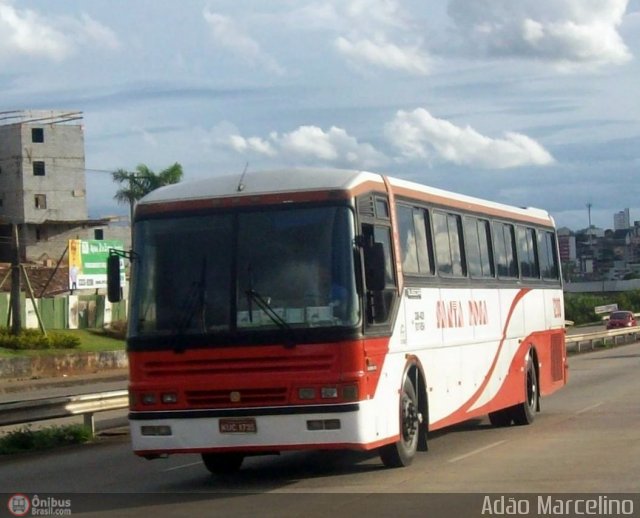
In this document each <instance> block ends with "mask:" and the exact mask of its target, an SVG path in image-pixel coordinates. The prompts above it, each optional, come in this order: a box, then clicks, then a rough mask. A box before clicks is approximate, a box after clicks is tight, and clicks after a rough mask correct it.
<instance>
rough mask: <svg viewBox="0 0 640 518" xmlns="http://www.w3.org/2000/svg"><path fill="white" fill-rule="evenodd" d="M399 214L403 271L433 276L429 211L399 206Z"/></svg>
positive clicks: (410, 273)
mask: <svg viewBox="0 0 640 518" xmlns="http://www.w3.org/2000/svg"><path fill="white" fill-rule="evenodd" d="M397 214H398V234H399V238H400V249H401V252H402V271H403V272H404V273H406V274H409V275H412V274H413V275H415V274H422V275H424V274H433V269H432V263H433V261H432V260H431V257H430V255H431V254H430V250H429V246H428V240H427V225H428V220H427V211H426V210H424V209H418V208H413V207H407V206H406V205H398V207H397Z"/></svg>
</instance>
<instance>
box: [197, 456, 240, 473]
mask: <svg viewBox="0 0 640 518" xmlns="http://www.w3.org/2000/svg"><path fill="white" fill-rule="evenodd" d="M243 460H244V454H242V453H237V452H229V453H203V454H202V462H203V463H204V466H205V468H207V469H208V470H209V472H210V473H212V474H213V475H227V474H229V473H235V472H236V471H238V470H239V469H240V466H241V465H242V461H243Z"/></svg>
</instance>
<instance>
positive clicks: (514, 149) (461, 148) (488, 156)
mask: <svg viewBox="0 0 640 518" xmlns="http://www.w3.org/2000/svg"><path fill="white" fill-rule="evenodd" d="M385 133H386V135H387V138H388V139H389V140H390V141H391V143H393V144H394V145H395V146H396V147H397V148H398V149H399V150H400V152H401V153H402V155H403V156H404V157H405V158H409V159H423V160H424V159H426V160H432V159H440V160H443V161H445V162H452V163H454V164H458V165H468V166H474V167H480V168H487V169H507V168H512V167H520V166H525V165H548V164H550V163H552V162H553V161H554V160H553V157H552V156H551V154H550V153H549V152H548V151H546V150H545V149H544V148H543V147H542V146H541V145H540V144H538V143H537V142H536V141H534V140H533V139H531V138H529V137H527V136H526V135H522V134H520V133H506V134H505V135H504V138H501V139H492V138H489V137H486V136H484V135H481V134H480V133H478V132H477V131H475V130H474V129H473V128H471V127H469V126H466V127H464V128H462V127H459V126H456V125H454V124H452V123H451V122H449V121H446V120H443V119H437V118H435V117H433V116H432V115H431V114H430V113H429V112H428V111H427V110H425V109H423V108H418V109H416V110H413V111H412V112H406V111H402V110H401V111H398V112H397V113H396V116H395V118H394V119H393V120H392V121H390V122H389V123H388V124H387V125H386V127H385Z"/></svg>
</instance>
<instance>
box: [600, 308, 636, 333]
mask: <svg viewBox="0 0 640 518" xmlns="http://www.w3.org/2000/svg"><path fill="white" fill-rule="evenodd" d="M637 325H638V322H636V317H634V316H633V313H632V312H631V311H614V312H613V313H611V316H610V317H609V321H608V322H607V329H618V328H620V327H633V326H637Z"/></svg>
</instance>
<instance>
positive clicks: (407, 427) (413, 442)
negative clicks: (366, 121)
mask: <svg viewBox="0 0 640 518" xmlns="http://www.w3.org/2000/svg"><path fill="white" fill-rule="evenodd" d="M418 408H419V407H418V397H417V396H416V391H415V388H414V386H413V383H412V382H411V380H410V379H409V377H406V378H405V380H404V383H403V385H402V393H401V394H400V440H399V441H397V442H395V443H393V444H387V445H386V446H382V447H381V448H380V450H379V453H380V459H381V460H382V463H383V464H384V465H385V466H386V467H388V468H401V467H404V466H409V465H410V464H411V462H412V461H413V458H414V457H415V455H416V451H417V450H418V436H419V433H420V430H419V429H420V423H421V421H422V419H421V415H420V412H419V410H418Z"/></svg>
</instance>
